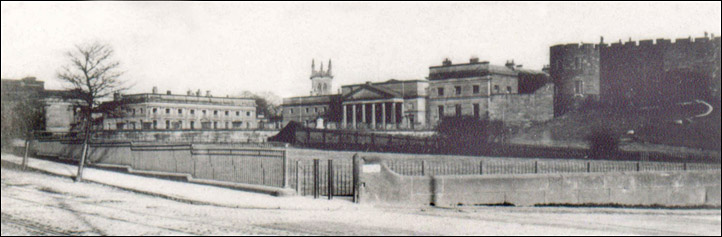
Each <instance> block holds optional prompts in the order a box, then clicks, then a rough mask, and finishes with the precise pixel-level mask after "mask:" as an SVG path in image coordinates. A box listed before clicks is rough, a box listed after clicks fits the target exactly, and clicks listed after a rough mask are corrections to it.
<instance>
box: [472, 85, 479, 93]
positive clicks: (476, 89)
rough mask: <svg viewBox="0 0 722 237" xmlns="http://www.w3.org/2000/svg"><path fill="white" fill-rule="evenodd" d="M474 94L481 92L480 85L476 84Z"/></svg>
mask: <svg viewBox="0 0 722 237" xmlns="http://www.w3.org/2000/svg"><path fill="white" fill-rule="evenodd" d="M473 90H474V94H479V85H474V88H473Z"/></svg>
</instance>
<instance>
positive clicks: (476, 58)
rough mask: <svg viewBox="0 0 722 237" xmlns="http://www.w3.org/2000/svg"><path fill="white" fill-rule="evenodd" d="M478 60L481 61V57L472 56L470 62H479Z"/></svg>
mask: <svg viewBox="0 0 722 237" xmlns="http://www.w3.org/2000/svg"><path fill="white" fill-rule="evenodd" d="M478 62H479V57H477V56H471V58H470V59H469V63H478Z"/></svg>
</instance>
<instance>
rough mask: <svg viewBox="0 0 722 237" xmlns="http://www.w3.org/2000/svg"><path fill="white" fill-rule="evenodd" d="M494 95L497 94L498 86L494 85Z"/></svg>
mask: <svg viewBox="0 0 722 237" xmlns="http://www.w3.org/2000/svg"><path fill="white" fill-rule="evenodd" d="M494 93H497V94H498V93H499V85H494Z"/></svg>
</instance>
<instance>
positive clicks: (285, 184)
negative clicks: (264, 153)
mask: <svg viewBox="0 0 722 237" xmlns="http://www.w3.org/2000/svg"><path fill="white" fill-rule="evenodd" d="M282 161H283V183H282V185H283V188H288V173H289V171H288V157H286V150H283V158H282Z"/></svg>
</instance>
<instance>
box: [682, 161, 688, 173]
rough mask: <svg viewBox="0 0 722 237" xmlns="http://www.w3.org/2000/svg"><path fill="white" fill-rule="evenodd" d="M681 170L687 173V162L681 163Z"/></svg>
mask: <svg viewBox="0 0 722 237" xmlns="http://www.w3.org/2000/svg"><path fill="white" fill-rule="evenodd" d="M682 169H683V170H684V171H687V162H684V163H682Z"/></svg>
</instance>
